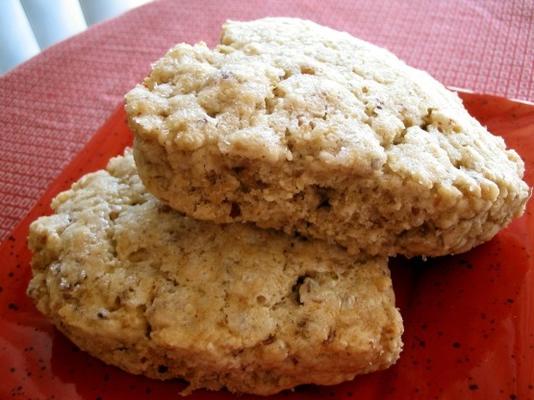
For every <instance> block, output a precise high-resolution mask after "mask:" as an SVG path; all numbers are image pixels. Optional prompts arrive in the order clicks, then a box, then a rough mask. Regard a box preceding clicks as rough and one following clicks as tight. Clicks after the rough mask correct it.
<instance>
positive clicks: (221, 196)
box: [126, 18, 529, 256]
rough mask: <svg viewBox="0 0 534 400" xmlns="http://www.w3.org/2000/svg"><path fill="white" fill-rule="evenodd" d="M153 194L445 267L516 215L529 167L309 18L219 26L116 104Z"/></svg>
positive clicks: (451, 98) (231, 218) (456, 102)
mask: <svg viewBox="0 0 534 400" xmlns="http://www.w3.org/2000/svg"><path fill="white" fill-rule="evenodd" d="M126 110H127V113H128V115H129V123H130V126H131V128H132V130H133V131H134V133H135V159H136V162H137V166H138V169H139V173H140V175H141V179H142V180H143V182H144V183H145V185H146V186H147V189H148V190H149V191H150V192H152V193H153V194H154V195H155V196H157V197H159V198H160V199H161V200H163V201H164V202H165V203H167V204H169V205H171V206H172V207H173V208H175V209H177V210H179V211H182V212H184V213H186V214H187V215H189V216H192V217H194V218H198V219H203V220H210V221H215V222H217V223H228V222H237V221H250V222H254V223H256V224H257V225H258V226H260V227H267V228H276V229H283V230H285V231H286V232H289V233H292V232H295V231H296V232H299V233H300V234H301V235H304V236H310V237H316V238H320V239H329V240H333V241H336V242H337V243H339V244H341V245H343V246H345V247H347V248H348V249H349V250H350V251H351V252H352V253H359V252H360V251H364V252H366V253H368V254H379V255H395V254H402V255H406V256H419V255H424V256H439V255H443V254H449V253H460V252H463V251H466V250H469V249H470V248H472V247H473V246H476V245H477V244H480V243H482V242H484V241H486V240H489V239H490V238H492V237H493V236H494V235H495V234H496V233H497V232H498V231H499V230H500V229H501V228H503V227H504V226H506V225H507V224H508V223H509V222H510V221H511V220H512V219H513V218H514V217H517V216H519V215H521V214H522V212H523V210H524V206H525V203H526V200H527V198H528V195H529V189H528V187H527V185H526V184H525V182H523V181H522V176H523V170H524V166H523V162H522V161H521V159H520V158H519V156H518V155H517V153H516V152H515V151H513V150H507V149H506V146H505V143H504V141H503V139H502V138H500V137H496V136H493V135H492V134H490V133H489V132H488V131H487V130H486V129H485V128H484V127H483V126H481V125H480V124H479V123H478V122H477V121H476V120H475V119H474V118H472V117H471V116H470V115H469V114H468V113H467V111H466V110H465V108H464V106H463V105H462V102H461V100H460V99H459V98H458V96H457V95H456V94H454V93H452V92H450V91H448V90H447V89H445V88H444V87H443V86H442V85H441V84H440V83H438V82H437V81H435V80H434V79H433V78H432V77H430V76H429V75H428V74H427V73H425V72H422V71H418V70H416V69H414V68H411V67H408V66H407V65H406V64H404V63H403V62H402V61H400V60H399V59H397V58H396V57H395V56H394V55H393V54H391V53H389V52H388V51H386V50H384V49H381V48H378V47H376V46H373V45H371V44H369V43H366V42H364V41H361V40H359V39H356V38H354V37H352V36H350V35H349V34H347V33H342V32H337V31H334V30H332V29H329V28H326V27H322V26H319V25H317V24H314V23H312V22H310V21H302V20H298V19H290V18H266V19H261V20H257V21H252V22H233V21H231V22H228V23H226V24H225V25H224V26H223V31H222V38H221V44H220V45H218V46H217V47H216V48H215V49H213V50H210V49H209V48H208V47H207V46H206V45H205V44H204V43H199V44H196V45H194V46H190V45H187V44H179V45H177V46H176V47H174V48H173V49H171V50H170V51H169V52H168V53H167V54H166V55H165V56H164V57H163V58H162V59H161V60H159V61H158V62H157V63H156V64H155V65H154V67H153V70H152V72H151V74H150V75H149V76H148V77H147V78H146V79H145V81H144V83H143V84H142V85H138V86H137V87H136V88H134V89H133V90H132V91H130V93H128V95H127V96H126Z"/></svg>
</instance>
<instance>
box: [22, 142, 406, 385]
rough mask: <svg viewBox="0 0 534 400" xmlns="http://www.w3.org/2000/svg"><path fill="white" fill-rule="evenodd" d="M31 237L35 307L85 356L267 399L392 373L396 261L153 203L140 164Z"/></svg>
mask: <svg viewBox="0 0 534 400" xmlns="http://www.w3.org/2000/svg"><path fill="white" fill-rule="evenodd" d="M52 207H53V209H54V210H55V215H52V216H49V217H42V218H39V219H38V220H37V221H35V222H34V223H33V224H32V225H31V228H30V237H29V244H30V248H31V249H32V251H33V252H34V256H33V260H32V268H33V279H32V280H31V282H30V285H29V288H28V293H29V295H30V296H31V297H32V298H33V299H34V301H35V303H36V305H37V307H38V309H39V310H40V311H41V312H42V313H43V314H45V315H46V316H48V317H49V318H50V319H51V320H52V321H53V322H54V324H55V325H56V326H57V327H58V328H59V330H61V331H62V332H63V333H64V334H65V335H66V336H67V337H69V338H70V339H71V340H72V341H73V342H74V343H76V344H77V345H78V346H79V347H81V348H82V349H84V350H86V351H87V352H89V353H91V354H93V355H94V356H96V357H98V358H100V359H102V360H104V361H105V362H107V363H110V364H113V365H116V366H119V367H120V368H123V369H124V370H126V371H129V372H132V373H134V374H144V375H147V376H149V377H153V378H158V379H169V378H175V377H180V378H184V379H186V380H187V381H189V382H190V387H189V390H192V389H196V388H208V389H220V388H222V387H227V388H228V389H229V390H231V391H235V392H246V393H256V394H261V395H267V394H271V393H275V392H278V391H280V390H283V389H286V388H291V387H293V386H296V385H299V384H305V383H316V384H322V385H331V384H336V383H338V382H342V381H345V380H349V379H352V378H353V377H354V376H355V375H357V374H362V373H367V372H371V371H375V370H380V369H383V368H387V367H388V366H390V365H391V364H393V363H394V362H395V361H396V360H397V358H398V356H399V352H400V351H401V347H402V342H401V333H402V330H403V328H402V320H401V316H400V314H399V312H398V310H397V309H396V308H395V300H394V294H393V290H392V285H391V279H390V275H389V270H388V268H387V260H386V258H385V257H372V258H368V259H366V260H360V261H356V260H355V259H354V258H353V257H350V256H348V254H347V253H346V252H345V251H344V250H343V249H341V248H339V247H335V246H331V245H328V244H326V243H324V242H318V241H308V240H306V239H303V238H291V237H289V236H286V235H285V234H283V233H280V232H275V231H264V230H261V229H258V228H256V227H253V226H250V225H246V224H234V225H226V226H223V225H216V224H213V223H209V222H201V221H195V220H192V219H189V218H187V217H185V216H183V215H181V214H179V213H177V212H175V211H174V210H172V209H170V208H169V207H168V206H166V205H164V204H162V203H161V202H159V201H158V200H156V199H155V198H154V197H153V196H152V195H150V194H148V193H147V192H146V190H145V188H144V186H143V185H142V183H141V181H140V179H139V177H138V175H137V171H136V169H135V165H134V162H133V157H132V155H131V153H129V152H127V153H126V154H125V156H124V157H117V158H115V159H113V160H111V161H110V163H109V165H108V168H107V170H103V171H99V172H96V173H92V174H89V175H86V176H85V177H83V178H82V179H81V180H80V181H78V182H77V183H75V184H74V185H73V186H72V188H71V189H70V190H68V191H66V192H63V193H61V194H59V195H58V196H57V197H56V198H55V200H54V201H53V203H52Z"/></svg>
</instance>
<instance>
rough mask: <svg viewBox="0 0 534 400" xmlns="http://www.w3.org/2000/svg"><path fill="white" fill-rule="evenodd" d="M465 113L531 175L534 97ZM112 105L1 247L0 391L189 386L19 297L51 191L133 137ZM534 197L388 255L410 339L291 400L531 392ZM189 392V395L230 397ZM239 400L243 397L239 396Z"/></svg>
mask: <svg viewBox="0 0 534 400" xmlns="http://www.w3.org/2000/svg"><path fill="white" fill-rule="evenodd" d="M462 97H463V99H464V102H465V104H466V106H467V108H468V109H469V110H470V112H471V113H472V114H473V115H474V116H475V117H477V118H478V119H479V120H480V121H481V122H482V123H483V124H486V125H487V126H488V127H489V129H490V130H491V131H492V132H494V133H497V134H500V135H503V136H504V137H505V138H506V141H507V143H508V145H509V146H511V147H513V148H515V149H516V150H517V151H518V152H519V153H520V154H521V156H522V157H523V159H524V160H525V162H526V166H527V172H526V180H527V182H528V183H529V185H531V186H532V185H533V184H534V105H528V104H524V103H519V102H513V101H510V100H506V99H502V98H497V97H492V96H486V95H476V94H467V93H463V94H462ZM124 120H125V116H124V113H123V111H122V110H118V111H116V112H115V113H114V114H113V115H112V117H111V118H110V119H109V120H108V121H107V122H106V124H105V125H104V126H103V127H102V128H101V129H100V130H99V131H98V132H97V133H96V134H95V136H94V137H93V138H92V139H91V141H90V142H89V143H88V144H87V146H86V147H85V148H84V150H83V151H82V152H81V153H80V154H79V155H78V156H77V157H76V158H75V159H74V161H73V162H72V163H71V164H70V165H69V167H68V168H67V169H66V170H65V171H64V172H63V173H62V174H61V175H60V177H59V178H58V179H57V180H56V181H55V182H54V184H52V185H51V186H50V188H49V189H48V191H47V193H46V194H45V195H44V196H43V198H42V199H41V200H40V201H39V203H38V204H37V206H36V207H35V208H34V209H33V210H32V211H31V212H30V214H29V215H28V216H27V217H26V218H25V219H24V220H23V221H22V223H21V224H20V225H19V226H18V227H17V228H16V229H15V230H14V231H13V232H12V235H11V236H10V237H9V238H8V240H6V241H5V242H4V243H3V244H2V246H1V247H0V263H1V264H0V265H1V269H0V399H2V400H4V399H9V398H20V399H32V398H33V399H69V400H77V399H91V400H96V399H102V400H107V399H132V400H135V399H150V398H153V399H163V398H165V399H167V398H175V397H176V396H177V395H178V392H179V391H180V390H181V389H183V387H184V385H183V383H182V382H179V381H170V382H159V381H154V380H150V379H147V378H144V377H139V376H134V375H129V374H127V373H125V372H122V371H120V370H119V369H117V368H114V367H110V366H106V365H104V364H103V363H102V362H100V361H98V360H96V359H94V358H92V357H90V356H89V355H87V354H85V353H83V352H81V351H79V350H78V349H77V348H76V347H75V346H73V345H72V344H71V343H70V342H69V341H68V340H67V339H65V338H64V337H63V336H62V335H61V334H59V333H58V332H57V331H56V330H55V329H54V328H53V327H52V325H51V324H50V323H49V322H48V321H46V320H45V319H44V318H43V317H42V316H41V315H39V313H38V312H37V311H36V309H35V308H34V306H33V305H32V303H31V302H30V301H29V299H28V298H27V297H26V295H25V289H26V285H27V283H28V279H29V277H30V267H29V264H28V263H29V259H30V254H29V252H28V250H27V249H26V235H27V231H28V224H29V222H31V221H32V220H34V219H35V218H36V217H38V216H40V215H43V214H48V213H50V209H49V206H48V204H49V203H50V199H51V198H52V197H53V196H54V195H55V194H56V193H58V192H59V191H61V190H63V189H65V188H67V187H68V186H69V185H70V183H71V182H72V181H73V180H75V179H77V178H79V177H80V176H81V175H82V174H84V173H86V172H89V171H94V170H96V169H98V168H101V167H103V166H104V165H105V164H106V162H107V160H108V159H109V158H110V157H111V156H113V155H116V154H119V153H120V152H121V151H122V150H123V148H124V147H125V146H126V145H128V144H129V143H130V141H131V137H130V134H129V132H128V129H127V128H126V125H125V123H124ZM533 211H534V201H531V202H530V203H529V207H528V210H527V212H526V214H525V216H524V217H522V218H521V219H519V220H517V221H515V222H514V223H513V224H512V225H511V226H510V227H509V228H507V229H506V230H504V231H503V232H501V233H499V234H498V235H497V237H495V238H494V239H493V240H492V241H490V242H489V243H486V244H484V245H482V246H480V247H478V248H476V249H474V250H473V251H470V252H469V253H466V254H464V255H461V256H455V257H444V258H440V259H434V260H430V261H427V262H426V263H423V262H421V261H413V260H412V261H402V260H394V261H393V262H392V264H393V265H392V270H393V278H394V284H395V290H396V293H397V299H398V304H399V305H400V307H401V311H402V314H403V317H404V321H405V327H406V332H405V334H404V341H405V348H404V351H403V353H402V355H401V359H400V360H399V362H398V363H397V364H396V365H395V366H394V367H392V368H390V369H389V370H387V371H383V372H379V373H375V374H370V375H367V376H363V377H359V378H357V379H355V380H354V381H352V382H347V383H344V384H341V385H337V386H332V387H316V386H303V387H301V388H297V389H296V390H295V391H294V392H289V391H287V392H284V393H281V394H279V395H278V396H275V397H276V398H291V399H304V398H308V399H319V398H337V399H348V398H354V399H384V398H388V399H416V398H421V399H437V398H439V399H462V398H480V399H527V398H534V386H533V385H534V265H533V264H534V259H533V256H534V254H533V253H534V217H533V215H532V212H533ZM233 397H234V396H233V395H231V394H229V393H227V392H218V393H216V392H206V391H196V392H195V393H194V394H193V395H192V398H195V399H223V398H226V399H228V398H233ZM240 398H241V399H243V400H245V399H248V398H250V397H249V396H242V397H240Z"/></svg>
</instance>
